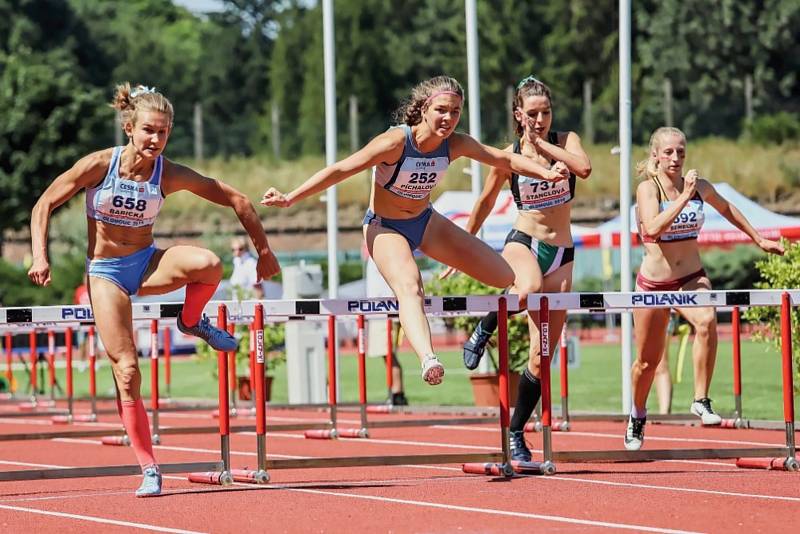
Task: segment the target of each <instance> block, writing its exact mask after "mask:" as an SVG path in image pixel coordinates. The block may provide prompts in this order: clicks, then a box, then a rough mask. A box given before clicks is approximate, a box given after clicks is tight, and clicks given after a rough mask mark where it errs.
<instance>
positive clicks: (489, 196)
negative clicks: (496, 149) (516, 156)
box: [464, 167, 510, 235]
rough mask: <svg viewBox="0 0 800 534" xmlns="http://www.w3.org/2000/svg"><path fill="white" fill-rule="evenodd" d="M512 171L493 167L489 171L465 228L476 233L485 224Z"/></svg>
mask: <svg viewBox="0 0 800 534" xmlns="http://www.w3.org/2000/svg"><path fill="white" fill-rule="evenodd" d="M509 177H510V173H509V172H507V171H503V170H500V169H498V168H497V167H492V170H490V171H489V176H487V177H486V183H485V184H483V191H481V194H480V196H479V197H478V200H477V202H475V205H474V206H473V207H472V213H470V215H469V220H468V221H467V225H466V226H465V227H464V230H466V231H467V232H469V233H471V234H473V235H475V234H477V233H478V230H479V229H480V227H481V226H483V223H484V221H486V217H488V216H489V214H490V213H491V212H492V208H494V204H495V202H497V195H499V194H500V190H501V189H502V188H503V184H504V183H505V182H506V181H507V180H508V179H509Z"/></svg>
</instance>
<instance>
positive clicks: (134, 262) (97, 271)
mask: <svg viewBox="0 0 800 534" xmlns="http://www.w3.org/2000/svg"><path fill="white" fill-rule="evenodd" d="M124 148H125V147H121V146H118V147H114V148H113V149H112V152H111V162H110V163H109V165H108V172H107V173H106V175H105V178H103V180H102V181H101V182H100V183H99V184H97V185H96V186H94V187H87V188H86V216H87V217H88V218H89V219H93V220H95V221H100V222H101V223H103V224H104V225H113V226H119V227H122V228H143V227H149V226H152V225H153V223H155V220H156V217H157V216H158V213H159V212H160V211H161V206H163V205H164V193H163V192H162V191H161V177H162V174H163V171H164V156H162V155H159V156H158V157H157V158H156V160H155V163H154V165H153V174H152V175H151V176H150V178H149V179H148V180H147V181H146V182H139V181H134V180H126V179H123V178H120V176H119V165H120V160H121V159H122V157H121V156H122V152H123V150H124ZM155 252H156V246H155V243H151V244H150V246H148V247H145V248H142V249H141V250H139V251H137V252H134V253H133V254H129V255H127V256H122V257H118V258H95V259H88V258H87V260H86V272H87V273H88V274H89V276H93V277H96V278H103V279H105V280H108V281H110V282H112V283H113V284H116V285H117V286H119V288H120V289H122V290H123V291H125V292H126V293H127V294H128V295H135V294H136V292H137V291H139V286H141V284H142V278H144V273H145V271H146V270H147V267H148V265H150V259H151V258H152V257H153V254H155Z"/></svg>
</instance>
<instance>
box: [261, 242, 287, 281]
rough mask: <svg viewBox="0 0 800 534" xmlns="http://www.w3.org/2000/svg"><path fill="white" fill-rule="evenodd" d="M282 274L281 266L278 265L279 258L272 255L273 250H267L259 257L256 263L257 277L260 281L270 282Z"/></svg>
mask: <svg viewBox="0 0 800 534" xmlns="http://www.w3.org/2000/svg"><path fill="white" fill-rule="evenodd" d="M279 272H281V266H280V264H279V263H278V258H276V257H275V254H273V253H272V250H270V249H267V250H265V251H264V252H262V253H260V254H259V255H258V262H257V263H256V276H258V281H259V282H260V281H261V280H268V279H270V278H272V277H273V276H275V275H276V274H278V273H279Z"/></svg>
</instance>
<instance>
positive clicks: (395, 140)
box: [261, 128, 405, 208]
mask: <svg viewBox="0 0 800 534" xmlns="http://www.w3.org/2000/svg"><path fill="white" fill-rule="evenodd" d="M404 142H405V134H404V133H403V130H402V129H400V128H396V129H392V130H389V131H388V132H384V133H382V134H380V135H379V136H377V137H376V138H375V139H373V140H372V141H370V142H369V143H368V144H367V145H366V146H365V147H364V148H362V149H361V150H359V151H358V152H356V153H355V154H353V155H351V156H349V157H347V158H345V159H343V160H341V161H337V162H336V163H334V164H333V165H330V166H328V167H325V168H324V169H322V170H321V171H319V172H317V173H316V174H314V175H313V176H312V177H311V178H309V179H308V180H306V181H305V182H304V183H303V184H302V185H300V186H299V187H298V188H297V189H295V190H294V191H292V192H291V193H289V194H283V193H281V192H280V191H278V190H277V189H275V188H274V187H270V188H269V189H268V190H267V191H266V192H265V193H264V197H263V198H262V199H261V204H262V205H264V206H277V207H280V208H288V207H289V206H291V205H293V204H295V203H297V202H299V201H301V200H303V199H304V198H306V197H310V196H311V195H315V194H317V193H319V192H321V191H324V190H326V189H328V188H329V187H331V186H332V185H335V184H338V183H339V182H341V181H342V180H344V179H346V178H349V177H350V176H352V175H354V174H356V173H359V172H361V171H363V170H364V169H368V168H370V167H372V166H374V165H377V164H378V163H382V162H385V163H389V162H395V161H397V160H398V159H400V155H401V154H402V150H403V144H404Z"/></svg>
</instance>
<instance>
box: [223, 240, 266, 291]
mask: <svg viewBox="0 0 800 534" xmlns="http://www.w3.org/2000/svg"><path fill="white" fill-rule="evenodd" d="M231 252H232V253H233V273H231V278H230V284H231V291H232V293H233V297H234V298H243V299H246V298H256V299H262V298H264V288H263V286H262V285H261V282H259V281H258V274H257V273H256V264H257V263H258V262H257V260H256V258H255V256H253V255H252V254H250V250H249V249H248V246H247V241H246V240H245V239H244V238H243V237H235V238H233V240H231Z"/></svg>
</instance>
